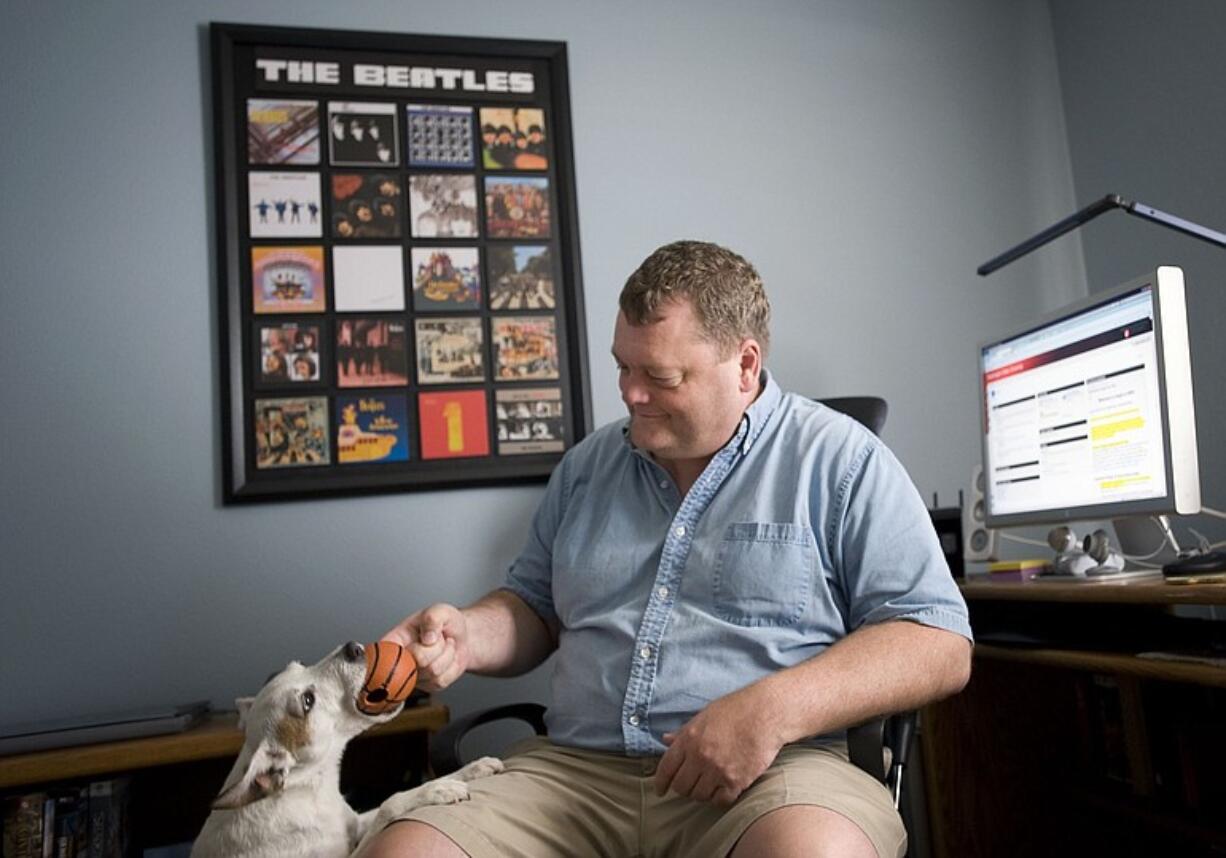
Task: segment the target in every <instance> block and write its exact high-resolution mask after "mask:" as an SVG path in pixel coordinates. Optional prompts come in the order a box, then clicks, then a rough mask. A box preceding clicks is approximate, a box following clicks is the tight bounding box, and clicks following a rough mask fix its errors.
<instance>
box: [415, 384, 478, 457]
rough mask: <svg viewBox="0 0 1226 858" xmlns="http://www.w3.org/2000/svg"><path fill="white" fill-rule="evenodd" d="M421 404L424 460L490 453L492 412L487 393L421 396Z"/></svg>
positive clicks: (456, 391) (418, 403) (428, 394)
mask: <svg viewBox="0 0 1226 858" xmlns="http://www.w3.org/2000/svg"><path fill="white" fill-rule="evenodd" d="M417 405H418V409H417V410H418V414H419V415H420V417H419V419H420V421H421V457H422V458H423V459H454V458H460V457H465V456H488V455H489V454H490V433H489V425H488V423H489V413H488V409H487V407H486V402H485V391H484V390H449V391H446V392H440V393H421V394H418V400H417Z"/></svg>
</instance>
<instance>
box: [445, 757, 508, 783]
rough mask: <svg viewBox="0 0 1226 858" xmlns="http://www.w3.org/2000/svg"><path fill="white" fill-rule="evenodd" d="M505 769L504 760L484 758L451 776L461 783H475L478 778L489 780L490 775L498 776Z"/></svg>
mask: <svg viewBox="0 0 1226 858" xmlns="http://www.w3.org/2000/svg"><path fill="white" fill-rule="evenodd" d="M503 768H504V766H503V765H502V760H500V759H498V758H497V757H482V758H481V759H479V760H474V761H473V762H471V763H469V764H468V765H467V766H465V767H464V768H462V769H460V770H459V771H458V772H456V773H455V774H454V775H451V777H453V778H455V779H456V780H461V781H475V780H477V779H478V778H488V777H489V776H490V775H496V774H498V773H499V772H501V771H502V770H503Z"/></svg>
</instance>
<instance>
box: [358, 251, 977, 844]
mask: <svg viewBox="0 0 1226 858" xmlns="http://www.w3.org/2000/svg"><path fill="white" fill-rule="evenodd" d="M620 305H621V312H620V314H619V315H618V318H617V323H616V328H615V330H614V336H613V357H614V360H615V361H616V362H617V367H618V373H619V383H620V387H621V395H622V399H623V401H624V402H625V403H626V407H627V409H628V410H629V412H630V417H629V420H628V421H619V422H618V423H616V424H611V425H609V426H606V427H604V428H602V429H600V430H598V431H596V432H595V433H593V434H592V435H591V436H590V437H589V438H587V439H585V440H584V441H583V442H582V443H581V444H579V445H577V446H576V447H574V448H573V449H572V450H570V451H569V452H568V453H567V455H566V457H565V458H564V459H563V461H562V463H561V464H560V465H559V466H558V468H557V469H556V470H555V471H554V474H553V476H552V478H551V480H550V484H549V488H548V489H547V491H546V495H545V498H544V500H543V501H542V503H541V506H540V508H539V509H538V511H537V514H536V517H535V519H534V521H533V525H532V529H531V532H530V533H529V536H528V544H527V546H526V547H525V549H524V551H523V553H522V554H521V555H520V557H519V558H518V559H517V560H516V562H515V563H514V564H513V565H512V567H511V569H510V571H509V573H508V576H507V583H506V587H505V588H504V589H501V590H497V591H495V592H493V593H491V594H490V595H488V596H486V597H485V598H484V599H482V600H481V601H479V602H477V603H476V604H475V605H472V606H471V607H469V608H466V609H464V610H459V609H457V608H455V607H453V606H451V605H434V606H431V607H429V608H427V609H425V610H423V611H419V612H418V613H415V614H413V615H412V616H409V617H407V618H406V619H405V620H404V621H403V622H401V623H400V624H399V625H398V626H397V627H396V628H394V629H392V630H391V631H390V632H389V633H388V638H390V639H392V640H397V641H400V642H402V643H404V644H406V645H407V646H409V647H410V648H411V650H412V651H413V653H414V655H415V656H416V657H417V659H418V663H419V667H420V675H421V679H422V685H423V687H425V688H430V689H437V688H445V687H447V686H448V685H450V684H451V683H453V682H455V681H456V680H457V679H458V678H459V677H460V676H461V675H462V674H463V673H465V672H469V671H471V672H474V673H481V674H488V675H512V674H517V673H521V672H523V671H526V670H529V669H531V668H533V667H535V666H536V665H538V664H540V662H541V661H543V660H544V659H545V658H546V657H547V656H548V655H549V654H550V653H551V652H553V651H555V650H556V651H557V659H556V664H555V668H554V676H553V684H552V694H551V700H550V706H549V713H548V716H547V724H548V727H549V741H548V742H546V741H544V740H531V741H530V743H529V744H528V747H527V748H526V749H525V750H524V752H523V753H520V754H514V755H511V756H510V757H509V758H508V759H507V772H506V773H504V774H502V775H499V776H497V777H494V778H489V779H488V783H487V782H484V781H483V782H481V783H480V784H474V785H473V788H472V799H471V801H469V802H466V803H463V804H461V805H457V806H454V807H446V808H429V809H424V810H422V811H420V812H415V813H414V814H412V815H411V821H407V822H400V823H396V824H394V825H392V826H391V827H389V828H388V829H387V831H385V832H384V833H383V835H382V836H381V838H380V839H379V840H378V841H377V842H376V843H375V844H374V846H373V848H372V849H371V851H370V852H369V853H368V856H372V858H373V856H390V855H403V856H409V855H413V856H418V855H429V856H464V855H471V856H474V858H486V856H489V858H494V856H499V858H501V856H512V855H514V856H528V858H549V856H557V858H563V856H566V857H567V858H570V856H587V855H593V856H595V855H609V856H645V858H646V856H661V857H662V858H663V856H669V858H671V856H678V858H713V856H724V855H732V856H733V858H751V856H772V858H788V856H801V855H804V856H813V855H838V856H860V855H864V856H896V855H901V854H902V852H903V850H904V848H905V833H904V831H903V828H902V824H901V820H900V819H899V818H898V814H897V812H896V811H895V810H894V809H893V806H892V804H891V801H890V798H889V796H888V794H887V791H886V790H885V789H884V787H882V786H881V784H879V783H877V782H876V781H875V780H873V779H872V778H871V777H869V776H868V775H867V774H865V773H864V772H862V771H860V770H859V769H857V768H855V767H854V766H853V765H851V763H849V762H848V761H847V759H846V750H845V746H844V745H842V744H841V743H840V740H841V739H842V735H841V731H842V730H843V729H844V728H846V727H847V726H849V725H852V724H856V723H859V722H863V721H866V720H868V719H870V718H871V717H873V716H877V715H880V714H881V713H884V712H893V711H899V710H905V709H911V708H914V707H917V706H920V705H922V704H924V703H926V702H928V701H931V700H934V699H937V698H939V697H942V696H945V695H948V694H951V693H954V692H956V691H957V690H959V689H960V688H961V687H962V686H963V685H964V684H965V683H966V681H967V678H968V676H969V670H970V647H969V644H968V638H969V637H970V630H969V626H968V624H967V620H966V606H965V604H964V603H963V602H962V600H961V597H960V596H959V594H958V592H957V588H956V587H955V586H954V584H953V581H952V579H951V577H950V575H949V572H948V569H947V567H946V566H945V561H944V558H943V556H942V554H941V552H940V549H939V547H938V545H937V541H936V536H935V534H934V532H933V529H932V526H931V523H930V522H929V519H928V515H927V511H926V509H925V508H924V505H923V502H922V501H921V500H920V498H919V496H918V493H917V492H916V490H915V488H914V486H913V485H912V484H911V482H910V480H909V479H908V477H907V476H906V473H905V472H904V471H903V469H902V467H901V465H899V464H898V462H897V460H896V459H895V458H894V457H893V456H892V455H891V454H890V452H889V451H888V450H887V449H886V448H885V447H884V446H883V445H882V444H881V443H880V442H879V441H877V439H876V438H875V437H873V436H872V434H871V433H869V432H868V431H867V430H865V429H864V428H863V427H860V426H859V425H858V424H855V423H854V422H853V421H852V420H851V419H850V418H847V417H844V416H843V415H840V414H837V413H835V412H833V411H831V410H829V409H827V408H825V407H823V406H821V405H818V404H816V403H813V402H811V401H809V400H807V399H804V398H802V397H799V396H795V395H792V394H784V393H782V392H781V391H780V389H779V387H778V385H777V384H776V383H775V382H774V381H773V380H772V379H771V377H770V375H769V374H768V373H767V372H766V371H765V370H764V368H763V361H764V358H765V354H766V350H767V347H768V344H769V334H768V330H767V324H768V321H769V315H770V308H769V304H768V303H767V300H766V295H765V292H764V291H763V289H762V283H761V280H760V279H759V277H758V275H757V272H756V271H754V269H753V267H752V266H751V265H750V264H749V263H748V262H746V261H745V260H744V259H742V258H741V257H740V256H737V255H736V254H734V253H732V252H731V251H729V250H726V249H724V248H721V247H718V246H715V245H711V244H705V243H700V242H677V243H675V244H670V245H667V246H665V247H662V248H660V249H659V250H657V251H656V252H655V253H653V254H652V255H651V256H650V257H649V258H648V259H647V260H646V261H645V262H644V263H643V264H642V266H641V267H640V268H639V269H638V271H636V272H635V273H634V274H633V275H631V277H630V279H629V280H628V281H627V283H626V286H625V288H624V289H623V291H622V294H621V298H620ZM810 737H819V738H818V739H816V740H812V741H806V740H809V739H810Z"/></svg>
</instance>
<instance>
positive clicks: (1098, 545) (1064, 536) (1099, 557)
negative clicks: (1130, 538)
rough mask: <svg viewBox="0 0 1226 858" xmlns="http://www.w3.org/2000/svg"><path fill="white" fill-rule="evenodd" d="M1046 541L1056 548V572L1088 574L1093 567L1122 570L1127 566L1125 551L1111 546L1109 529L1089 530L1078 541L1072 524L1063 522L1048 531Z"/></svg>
mask: <svg viewBox="0 0 1226 858" xmlns="http://www.w3.org/2000/svg"><path fill="white" fill-rule="evenodd" d="M1047 544H1048V545H1050V546H1051V547H1052V550H1054V551H1055V552H1056V559H1055V561H1053V563H1052V571H1053V572H1054V573H1055V574H1057V575H1080V576H1083V577H1084V576H1085V574H1086V573H1087V572H1089V571H1090V570H1092V569H1098V570H1101V571H1104V572H1106V571H1112V572H1120V571H1123V569H1124V555H1122V554H1120V553H1119V552H1118V551H1116V550H1115V549H1114V548H1112V547H1111V537H1110V536H1109V535H1108V534H1107V531H1105V530H1102V529H1101V528H1100V529H1099V530H1096V531H1094V532H1093V533H1090V534H1087V535H1086V537H1085V539H1083V540H1081V542H1080V543H1079V542H1078V541H1077V534H1076V533H1074V532H1073V530H1072V528H1070V527H1065V526H1063V525H1061V526H1060V527H1053V528H1052V529H1051V531H1050V532H1048V534H1047Z"/></svg>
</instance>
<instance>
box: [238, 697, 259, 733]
mask: <svg viewBox="0 0 1226 858" xmlns="http://www.w3.org/2000/svg"><path fill="white" fill-rule="evenodd" d="M253 703H255V698H254V697H236V698H234V708H235V709H237V710H238V729H240V730H242V729H243V728H244V727H246V726H247V714H248V713H249V712H250V711H251V704H253Z"/></svg>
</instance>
